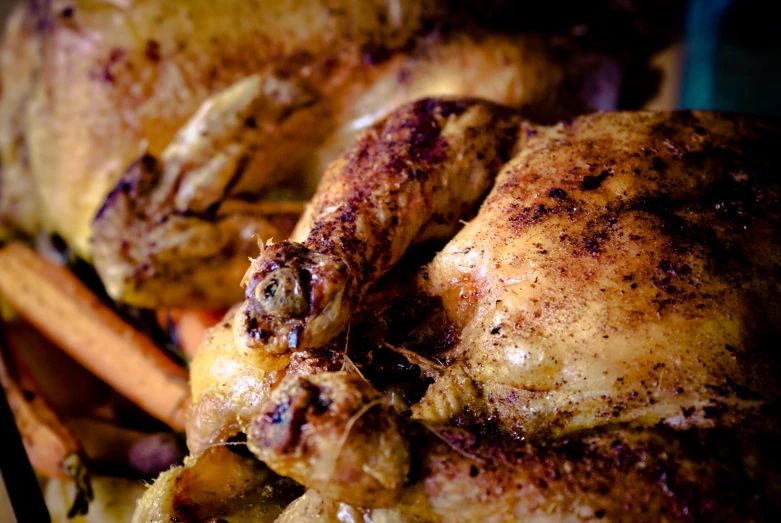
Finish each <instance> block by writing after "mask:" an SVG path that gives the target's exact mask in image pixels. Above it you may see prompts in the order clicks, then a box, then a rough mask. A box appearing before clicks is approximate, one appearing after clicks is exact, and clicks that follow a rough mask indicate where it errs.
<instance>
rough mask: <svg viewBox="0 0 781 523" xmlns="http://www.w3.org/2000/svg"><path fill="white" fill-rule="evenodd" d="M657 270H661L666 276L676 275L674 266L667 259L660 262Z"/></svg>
mask: <svg viewBox="0 0 781 523" xmlns="http://www.w3.org/2000/svg"><path fill="white" fill-rule="evenodd" d="M656 268H657V269H659V270H660V271H661V272H663V273H664V274H669V275H671V276H674V275H675V274H676V272H675V268H674V267H673V264H672V263H670V261H669V260H667V259H665V258H662V260H661V261H660V262H659V265H657V266H656Z"/></svg>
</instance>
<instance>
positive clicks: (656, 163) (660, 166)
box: [651, 156, 667, 172]
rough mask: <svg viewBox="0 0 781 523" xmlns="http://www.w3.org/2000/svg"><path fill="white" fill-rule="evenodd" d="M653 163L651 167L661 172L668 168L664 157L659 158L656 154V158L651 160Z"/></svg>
mask: <svg viewBox="0 0 781 523" xmlns="http://www.w3.org/2000/svg"><path fill="white" fill-rule="evenodd" d="M651 163H652V166H651V168H652V169H653V170H654V171H658V172H661V171H664V170H665V169H666V168H667V164H666V163H664V160H662V159H661V158H659V157H658V156H654V158H653V160H652V161H651Z"/></svg>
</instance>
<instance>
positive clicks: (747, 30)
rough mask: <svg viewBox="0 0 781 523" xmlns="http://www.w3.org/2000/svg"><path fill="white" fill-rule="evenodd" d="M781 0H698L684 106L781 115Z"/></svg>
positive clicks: (689, 29) (692, 12)
mask: <svg viewBox="0 0 781 523" xmlns="http://www.w3.org/2000/svg"><path fill="white" fill-rule="evenodd" d="M777 12H781V2H775V1H767V0H692V1H691V3H690V6H689V11H688V15H687V24H686V36H685V57H684V66H683V78H682V80H683V81H682V87H681V107H683V108H687V109H716V110H725V111H737V112H744V113H752V114H764V115H770V116H779V117H781V96H780V95H781V28H779V27H778V15H777V14H776V13H777Z"/></svg>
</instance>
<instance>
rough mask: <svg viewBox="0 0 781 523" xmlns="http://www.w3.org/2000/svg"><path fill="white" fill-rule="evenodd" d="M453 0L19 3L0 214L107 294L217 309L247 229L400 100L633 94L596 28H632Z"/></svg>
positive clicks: (544, 108)
mask: <svg viewBox="0 0 781 523" xmlns="http://www.w3.org/2000/svg"><path fill="white" fill-rule="evenodd" d="M496 3H497V6H494V9H495V8H496V7H498V6H500V4H502V2H496ZM466 4H468V3H462V2H452V1H448V0H426V1H423V2H420V1H408V0H392V1H386V0H381V1H380V0H376V1H369V2H355V1H352V0H336V1H331V0H329V1H325V0H306V1H304V2H301V1H299V2H290V1H284V0H275V1H266V2H262V3H260V4H258V5H256V4H255V3H252V2H241V1H233V0H231V1H227V2H216V3H215V2H205V1H200V0H199V1H195V2H193V1H175V2H170V1H166V2H164V1H159V0H134V1H131V2H121V3H116V2H113V3H100V2H97V3H96V2H91V1H87V0H83V1H75V2H74V1H71V0H68V1H65V0H49V1H36V2H32V1H30V2H28V3H27V4H25V5H24V6H21V7H20V8H19V9H18V10H17V11H16V13H15V15H14V16H13V17H12V19H11V20H10V22H9V25H8V28H7V32H6V35H5V40H4V44H3V48H2V53H1V55H0V62H1V63H0V69H1V71H2V73H1V74H2V86H3V90H2V99H0V153H1V154H2V166H3V176H2V179H1V181H2V183H1V184H0V215H2V224H3V225H4V228H5V229H13V230H21V231H25V232H26V233H28V234H35V232H36V231H39V230H47V231H51V232H55V233H57V234H59V235H60V236H61V237H62V238H64V240H65V241H66V242H67V243H68V244H69V246H70V247H71V248H72V249H73V250H74V251H75V252H76V253H77V254H78V255H79V256H81V257H84V258H86V259H89V260H92V261H94V264H95V266H96V268H97V270H98V272H99V274H100V276H101V278H102V280H103V282H104V284H105V286H106V288H107V290H108V292H109V294H110V295H111V296H112V298H114V299H116V300H120V301H125V302H129V303H131V304H134V305H137V306H143V307H159V306H168V307H171V306H176V307H192V306H193V305H194V304H199V305H200V306H205V307H211V308H215V309H216V308H220V307H228V306H230V305H232V304H233V303H235V302H236V301H238V300H239V299H240V298H241V294H240V289H239V288H238V287H237V286H236V282H237V281H239V279H240V277H241V275H242V274H243V272H244V271H245V269H246V260H247V258H248V257H249V256H254V255H256V254H257V247H256V240H255V237H256V236H258V237H260V238H262V239H264V240H266V239H269V238H272V237H273V238H275V239H282V238H285V237H287V235H288V233H289V232H290V229H291V227H292V226H293V224H294V223H295V221H296V218H297V216H298V214H299V213H300V211H301V209H302V206H303V205H302V202H303V201H304V200H306V199H308V197H309V196H310V195H311V193H312V191H313V190H314V188H315V186H316V184H317V180H318V179H319V175H320V173H322V172H323V169H324V167H325V166H326V165H327V164H328V163H329V162H330V161H331V160H332V159H334V158H335V157H336V155H337V154H338V153H340V152H341V150H342V148H343V147H344V146H345V145H346V144H347V143H349V142H350V141H352V139H353V138H354V137H355V136H356V134H357V133H359V132H360V131H362V130H363V129H365V128H366V127H367V126H368V125H370V124H371V123H372V122H373V121H375V120H376V119H377V118H380V117H382V116H383V115H385V114H387V113H388V112H389V111H390V110H392V109H394V108H396V107H397V106H399V105H400V104H402V103H404V102H407V101H411V100H414V99H418V98H420V97H423V96H433V95H437V96H443V95H451V96H452V95H469V96H480V97H484V98H487V99H491V100H494V101H496V102H502V103H506V104H509V105H512V106H515V107H521V108H525V114H526V115H527V116H529V117H532V118H534V119H535V120H537V121H545V122H552V121H555V120H558V119H560V118H564V117H568V116H572V115H575V114H580V113H583V112H590V111H594V110H607V109H615V108H617V107H619V106H622V107H628V108H636V107H638V106H639V104H640V103H642V96H640V97H638V96H634V97H626V96H624V95H623V94H622V93H623V90H622V87H623V86H625V85H629V83H630V82H628V81H627V78H629V76H632V77H633V78H636V77H641V78H647V75H645V76H643V75H641V74H637V75H630V74H629V73H631V72H637V71H639V70H641V69H643V67H645V66H646V65H647V57H648V55H649V53H648V51H650V50H652V49H650V47H649V46H647V45H643V46H641V47H638V46H635V45H629V43H628V40H627V39H626V38H623V36H622V37H621V38H618V40H616V41H613V40H611V39H610V37H609V36H607V35H617V34H620V33H622V31H623V33H627V34H631V33H632V31H635V33H636V34H639V32H638V31H637V28H636V27H633V26H632V25H631V24H621V23H614V24H612V25H608V27H609V31H608V30H605V31H600V30H599V27H598V26H595V29H594V31H593V34H591V35H589V36H588V37H580V38H576V37H571V36H561V32H559V35H558V36H554V35H552V34H551V33H548V34H532V33H530V32H529V31H530V30H531V29H534V28H535V27H537V26H538V27H546V26H548V25H550V20H551V19H559V20H565V21H570V22H572V23H575V22H578V21H579V20H580V19H579V18H577V16H580V15H582V14H583V13H584V12H586V11H588V10H585V9H584V8H582V7H578V6H577V4H578V3H577V2H564V3H563V5H562V10H560V12H555V11H557V10H555V9H549V10H548V11H550V12H546V13H544V14H545V16H542V11H544V10H540V9H538V8H534V9H532V7H531V6H530V7H529V10H528V12H527V11H524V10H517V9H510V11H511V14H512V16H510V17H506V18H505V19H500V18H499V20H500V21H501V22H502V23H501V24H500V25H502V26H503V29H505V30H503V31H500V30H497V29H496V28H494V27H491V28H488V27H489V25H490V24H494V25H496V24H497V19H495V18H497V17H490V16H488V17H487V16H484V15H486V13H490V12H491V10H485V9H482V8H475V7H474V6H469V5H466ZM570 4H572V5H570ZM602 4H605V6H606V5H608V4H611V3H610V2H601V3H598V5H599V6H601V7H604V6H603V5H602ZM629 4H631V2H630V3H629ZM655 4H656V3H654V5H655ZM595 5H596V4H595ZM612 9H613V11H620V10H621V9H620V8H615V7H613V8H612ZM484 11H485V12H484ZM594 11H595V13H592V14H591V16H590V19H593V20H600V21H602V22H604V23H609V22H605V21H609V20H610V17H609V16H607V15H606V14H605V13H606V12H608V10H607V9H603V10H602V11H600V10H599V9H596V8H595V9H594ZM564 14H567V15H573V14H574V15H573V16H574V17H571V16H564ZM552 15H555V16H552ZM577 27H578V32H579V33H583V32H584V31H585V28H586V27H587V26H586V25H583V24H580V25H577ZM643 27H645V26H643ZM508 28H509V30H507V29H508ZM617 29H620V30H617ZM636 34H635V35H634V36H636ZM592 41H599V42H601V43H600V44H599V45H597V44H594V45H591V43H590V42H592ZM605 41H608V42H607V43H606V42H605ZM603 49H610V50H611V51H610V52H609V53H608V52H605V51H603ZM638 64H642V66H641V65H638ZM655 84H656V82H655V81H651V80H648V81H645V82H644V85H645V86H653V85H655ZM630 87H632V89H633V93H635V94H636V93H638V92H639V93H648V92H649V90H648V89H644V90H638V89H637V88H636V87H637V84H632V85H630ZM651 92H652V91H651Z"/></svg>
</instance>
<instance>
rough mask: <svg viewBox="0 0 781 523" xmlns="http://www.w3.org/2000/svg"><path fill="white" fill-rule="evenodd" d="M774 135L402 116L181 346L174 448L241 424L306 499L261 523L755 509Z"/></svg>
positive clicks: (771, 508)
mask: <svg viewBox="0 0 781 523" xmlns="http://www.w3.org/2000/svg"><path fill="white" fill-rule="evenodd" d="M779 137H781V129H780V128H779V127H778V126H777V125H776V124H775V123H773V122H765V121H761V120H758V119H755V118H749V117H740V116H735V115H728V114H717V113H707V112H689V111H681V112H667V113H665V112H662V113H653V112H618V113H604V114H595V115H591V116H583V117H580V118H577V119H575V120H570V121H565V122H563V123H560V124H558V125H555V126H550V127H546V126H540V125H537V124H534V123H531V122H529V121H528V120H527V119H526V118H524V117H523V115H522V114H521V113H519V112H518V111H517V110H515V109H512V108H510V107H506V106H500V105H495V104H493V103H491V102H487V101H481V100H475V99H426V100H421V101H418V102H415V103H412V104H409V105H406V106H403V107H402V108H400V109H398V110H396V111H394V112H393V113H391V114H390V115H389V116H388V117H386V118H384V119H383V120H381V121H380V122H378V123H376V124H374V125H372V126H371V127H370V128H369V129H368V130H366V131H365V132H364V133H363V134H362V136H361V137H360V138H359V139H358V140H357V141H356V142H355V143H354V144H353V145H351V146H350V147H349V148H348V149H347V150H346V151H345V153H344V154H343V155H342V156H340V158H339V159H338V160H336V161H335V162H334V163H333V164H331V166H330V167H329V169H328V171H327V173H326V174H325V176H324V177H323V180H322V182H321V184H320V186H319V188H318V191H317V193H316V195H315V197H314V200H313V202H312V204H311V206H310V207H309V209H308V212H307V213H306V215H305V216H304V217H303V218H302V220H301V221H300V222H299V224H298V227H297V229H296V231H295V233H294V234H293V237H292V239H291V240H290V241H282V242H276V243H272V242H268V243H266V244H264V245H263V246H262V253H261V255H260V257H258V258H257V259H256V260H254V261H253V263H252V266H251V267H250V269H249V270H248V272H247V274H246V275H245V277H244V285H245V288H246V299H245V302H244V304H243V305H242V306H241V307H239V308H237V309H236V310H234V311H231V312H230V313H229V314H228V316H227V317H226V319H225V322H224V323H222V324H220V325H218V326H217V327H215V328H214V330H213V332H212V335H211V336H212V339H211V341H207V342H206V343H205V345H204V346H203V347H202V350H201V352H200V353H199V354H198V355H197V356H196V361H195V362H194V366H193V386H194V398H193V399H194V405H193V410H192V411H191V417H190V420H189V427H188V436H189V438H190V450H191V452H192V458H191V460H193V462H194V463H197V462H198V460H201V459H207V458H203V456H207V455H208V452H210V449H212V448H214V447H216V446H217V447H218V446H220V445H223V444H226V443H229V442H231V441H233V442H242V441H244V440H245V439H246V446H247V448H248V449H249V450H250V451H251V452H252V453H253V454H254V455H255V456H256V457H257V458H258V459H259V460H261V461H263V462H264V463H265V464H266V465H267V466H268V467H269V468H270V469H271V470H273V471H274V472H276V473H277V474H279V475H280V476H283V477H289V478H292V479H294V480H296V481H297V482H298V483H300V484H301V485H303V486H304V487H307V488H308V489H309V490H308V491H307V493H306V494H305V495H304V496H303V497H301V498H300V499H298V500H297V501H295V502H294V503H292V504H291V505H290V506H289V507H288V508H287V509H286V510H285V512H283V514H282V515H281V516H280V518H279V520H278V521H376V522H379V521H427V522H428V521H431V522H444V521H447V522H458V521H497V522H506V521H507V522H509V521H518V520H534V521H582V520H597V519H603V520H608V521H620V520H631V521H660V520H666V521H695V520H696V521H703V520H707V521H734V520H742V521H743V520H745V521H772V520H774V519H775V518H776V517H777V515H778V513H779V511H780V510H781V490H780V489H781V478H780V477H779V473H780V472H781V462H779V455H778V451H777V445H776V444H775V443H774V441H777V438H778V437H779V436H781V434H779V411H778V401H779V394H780V392H781V390H780V389H781V387H780V386H779V381H778V378H779V366H778V364H779V360H778V355H777V350H776V348H777V346H776V343H777V342H776V340H777V339H778V336H779V334H781V332H779V325H781V272H779V264H780V263H781V243H780V242H779V237H778V235H779V233H781V227H779V226H780V225H781V221H780V219H781V207H779V199H778V198H779V179H778V176H777V173H778V169H779V164H778V161H777V159H776V158H777V156H776V155H775V151H774V149H773V147H774V145H775V143H776V142H777V141H778V139H779ZM486 193H487V196H486ZM462 224H463V227H461V225H462ZM459 228H460V230H458V231H457V232H456V230H457V229H459ZM453 234H455V236H452V235H453ZM451 236H452V237H451ZM445 242H446V243H445ZM414 275H416V276H414ZM215 340H216V341H215ZM226 411H229V412H230V414H226ZM190 466H193V465H190ZM187 470H188V469H187V468H185V469H177V470H175V471H172V472H171V473H170V474H172V475H175V474H185V473H186V472H187ZM176 495H177V494H176V493H172V491H171V490H170V489H167V488H166V487H156V486H153V487H152V488H151V489H150V490H149V491H148V492H147V494H146V495H145V496H144V498H143V499H142V501H141V504H140V508H139V511H138V512H137V515H136V516H137V517H136V521H139V522H140V521H167V519H164V518H170V517H178V518H180V520H182V521H189V520H188V519H187V513H186V510H181V511H176V510H170V511H168V512H165V513H162V514H161V513H159V512H158V513H156V515H155V516H154V517H151V516H149V514H150V512H149V509H148V507H150V506H161V505H160V503H161V501H160V500H169V501H170V497H171V496H176ZM178 496H179V497H180V498H181V496H183V494H181V493H180V494H178ZM228 496H229V497H230V496H236V499H239V498H240V489H237V490H236V491H235V492H230V493H228ZM187 499H188V500H189V501H188V503H189V505H187V506H190V507H193V506H195V507H198V506H199V505H198V503H197V500H193V499H192V498H191V497H190V498H187ZM166 502H168V501H166ZM226 506H227V505H226ZM190 510H191V509H190ZM230 514H231V511H230V509H228V508H225V507H223V509H222V511H221V512H220V513H210V514H207V515H208V516H215V517H224V518H227V520H230ZM199 515H203V512H199ZM258 518H260V516H258Z"/></svg>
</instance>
